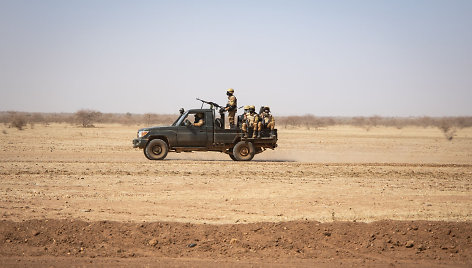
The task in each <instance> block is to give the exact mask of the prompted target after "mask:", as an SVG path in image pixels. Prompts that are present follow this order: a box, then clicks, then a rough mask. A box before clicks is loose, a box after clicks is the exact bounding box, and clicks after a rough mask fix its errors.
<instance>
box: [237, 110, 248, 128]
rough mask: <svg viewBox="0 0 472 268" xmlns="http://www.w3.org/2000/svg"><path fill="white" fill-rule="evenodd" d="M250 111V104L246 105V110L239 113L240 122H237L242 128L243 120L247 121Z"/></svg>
mask: <svg viewBox="0 0 472 268" xmlns="http://www.w3.org/2000/svg"><path fill="white" fill-rule="evenodd" d="M248 111H249V105H244V112H243V113H242V114H240V115H238V122H237V125H238V128H241V127H242V124H243V122H245V121H246V114H247V113H248Z"/></svg>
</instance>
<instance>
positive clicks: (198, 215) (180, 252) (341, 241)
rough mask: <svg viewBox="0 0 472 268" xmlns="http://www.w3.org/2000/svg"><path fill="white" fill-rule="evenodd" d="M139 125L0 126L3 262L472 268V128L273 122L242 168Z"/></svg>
mask: <svg viewBox="0 0 472 268" xmlns="http://www.w3.org/2000/svg"><path fill="white" fill-rule="evenodd" d="M137 128H138V127H137V126H129V127H127V126H121V125H103V126H99V127H97V128H89V129H84V128H79V127H76V126H70V125H65V124H57V125H50V126H40V125H37V126H36V127H35V128H34V129H26V130H24V131H18V130H15V129H9V128H6V127H3V129H2V133H3V134H0V144H1V147H0V178H1V182H0V192H1V193H2V195H1V196H0V208H1V209H0V213H1V214H0V215H1V218H2V221H1V222H0V264H1V266H34V265H37V266H46V265H48V266H49V265H53V266H54V265H57V266H66V265H70V264H71V263H74V264H76V265H85V264H89V263H90V262H92V263H94V264H97V265H100V266H104V265H105V266H115V265H123V266H127V265H136V264H139V265H156V264H161V265H165V266H188V265H191V266H221V265H222V264H223V265H226V266H238V267H239V266H276V265H281V266H286V265H288V266H312V265H313V264H317V265H321V266H323V265H326V266H330V265H333V264H334V265H350V266H354V265H356V266H357V265H359V264H361V265H362V264H368V265H380V266H382V265H391V264H392V265H400V266H405V265H406V266H408V265H411V266H418V265H420V266H424V267H429V266H431V265H433V266H443V265H446V266H449V265H453V266H470V265H472V262H471V260H472V240H471V235H472V230H471V227H470V226H471V222H472V130H471V129H462V130H459V131H458V132H457V136H456V137H454V139H453V140H452V141H448V140H446V139H445V138H444V136H443V134H442V133H441V131H440V130H438V129H434V128H406V129H394V128H373V129H370V130H369V131H366V130H365V129H361V128H354V127H345V126H338V127H330V128H325V129H316V130H313V129H311V130H307V129H279V135H280V141H279V148H277V149H276V150H274V151H267V152H264V153H262V154H261V155H257V156H256V157H255V159H254V161H252V162H249V163H241V162H234V161H232V160H230V158H229V157H228V156H227V155H224V154H220V153H182V154H176V153H170V154H169V156H168V158H167V159H166V160H164V161H149V160H147V159H145V158H144V155H143V153H142V151H141V150H137V149H133V148H131V140H132V138H134V137H135V135H136V130H137ZM5 133H6V134H5Z"/></svg>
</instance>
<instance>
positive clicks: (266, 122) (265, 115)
mask: <svg viewBox="0 0 472 268" xmlns="http://www.w3.org/2000/svg"><path fill="white" fill-rule="evenodd" d="M260 124H261V125H260V126H259V131H260V130H261V129H262V128H261V127H264V128H268V129H270V136H271V137H273V136H275V133H274V129H275V119H274V116H272V115H271V114H270V108H269V106H265V107H264V110H263V112H262V115H261V122H260Z"/></svg>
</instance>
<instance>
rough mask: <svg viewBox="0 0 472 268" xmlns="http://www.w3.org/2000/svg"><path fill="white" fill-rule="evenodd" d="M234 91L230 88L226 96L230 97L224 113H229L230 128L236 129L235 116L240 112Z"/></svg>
mask: <svg viewBox="0 0 472 268" xmlns="http://www.w3.org/2000/svg"><path fill="white" fill-rule="evenodd" d="M233 94H234V89H232V88H230V89H228V90H227V91H226V95H228V104H226V107H225V108H224V111H228V121H229V127H230V128H234V126H235V124H234V116H235V115H236V111H237V110H238V100H237V99H236V97H235V96H234V95H233Z"/></svg>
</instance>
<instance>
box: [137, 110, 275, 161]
mask: <svg viewBox="0 0 472 268" xmlns="http://www.w3.org/2000/svg"><path fill="white" fill-rule="evenodd" d="M198 113H201V114H203V119H204V124H203V126H194V125H193V124H192V123H191V122H190V120H191V119H193V118H194V117H195V116H196V115H197V114H198ZM219 115H220V117H219V118H218V117H217V116H216V111H215V109H214V108H213V107H211V108H210V109H191V110H188V111H186V112H183V113H182V114H181V115H180V116H179V117H178V118H177V120H175V122H174V123H173V124H172V125H171V126H159V127H148V128H142V129H139V130H138V137H137V138H136V139H134V140H133V147H134V148H140V149H143V151H144V155H145V156H146V158H148V159H149V160H162V159H164V158H165V157H166V156H167V153H168V152H169V151H171V152H176V153H181V152H193V151H213V152H222V153H226V154H228V155H229V156H230V157H231V159H233V160H235V161H250V160H252V158H253V157H254V155H255V154H259V153H262V152H263V151H265V150H266V149H275V148H276V147H277V130H275V131H274V133H272V135H271V132H270V130H267V129H266V130H264V129H263V130H262V131H261V137H260V138H245V137H244V135H243V132H242V130H241V129H240V128H233V129H225V128H224V114H223V113H220V114H219ZM249 137H252V133H249Z"/></svg>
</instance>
